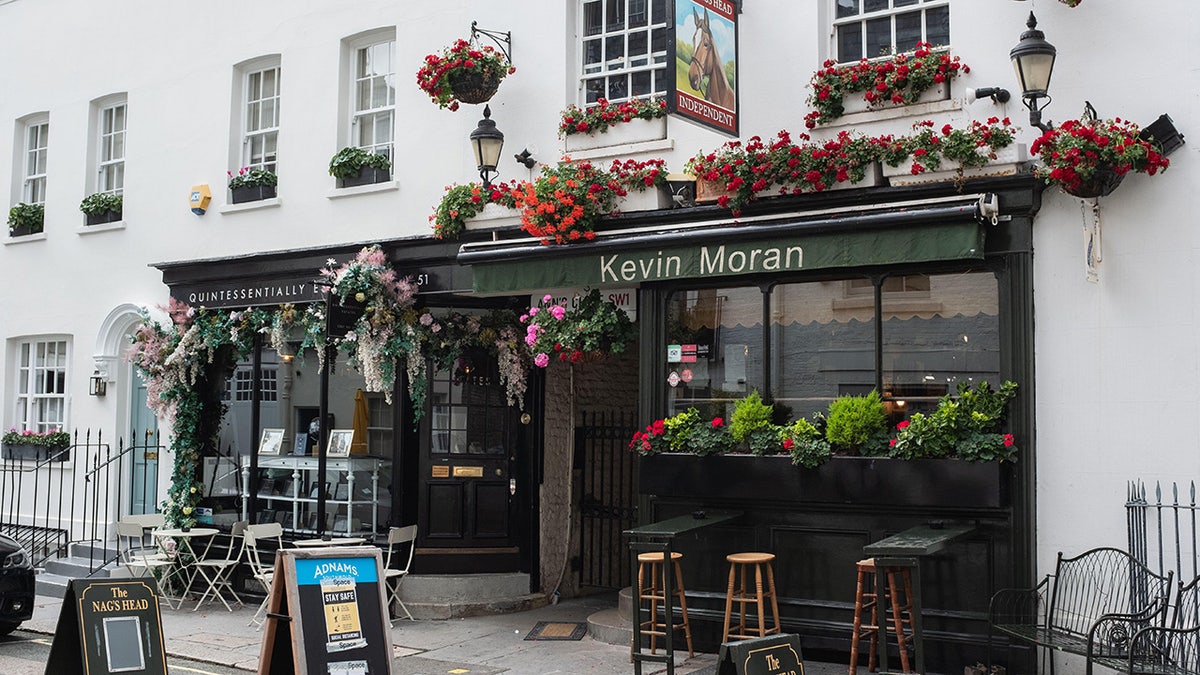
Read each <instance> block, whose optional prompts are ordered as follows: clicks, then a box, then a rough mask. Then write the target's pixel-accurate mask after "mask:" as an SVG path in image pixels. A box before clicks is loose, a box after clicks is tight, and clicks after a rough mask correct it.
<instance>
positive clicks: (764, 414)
mask: <svg viewBox="0 0 1200 675" xmlns="http://www.w3.org/2000/svg"><path fill="white" fill-rule="evenodd" d="M771 412H772V406H769V405H767V404H766V403H763V400H762V396H759V394H758V390H757V389H755V390H754V391H753V392H751V393H750V395H749V396H747V397H745V398H743V399H742V400H740V401H738V402H737V405H736V406H734V408H733V415H732V416H730V420H729V432H730V433H731V434H733V440H735V441H737V442H738V443H747V442H748V441H749V438H750V435H751V434H752V433H753V432H755V431H761V430H764V429H770V427H771Z"/></svg>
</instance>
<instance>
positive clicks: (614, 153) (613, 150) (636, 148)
mask: <svg viewBox="0 0 1200 675" xmlns="http://www.w3.org/2000/svg"><path fill="white" fill-rule="evenodd" d="M674 147H675V139H673V138H657V139H655V140H652V141H641V142H638V143H626V144H624V145H608V146H604V147H602V148H591V149H588V150H574V151H572V152H570V153H568V154H569V155H570V156H571V159H599V158H604V157H621V156H624V155H633V154H636V153H639V152H659V151H661V150H671V149H674Z"/></svg>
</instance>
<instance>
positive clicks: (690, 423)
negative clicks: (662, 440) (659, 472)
mask: <svg viewBox="0 0 1200 675" xmlns="http://www.w3.org/2000/svg"><path fill="white" fill-rule="evenodd" d="M663 424H664V425H665V426H666V431H667V439H668V441H669V447H670V449H671V452H687V451H688V444H689V443H690V442H691V440H692V436H693V435H694V434H695V433H696V431H698V430H699V429H700V428H701V427H702V426H703V425H704V420H702V419H700V411H699V410H696V409H695V408H688V409H687V410H686V411H684V412H681V413H679V414H678V415H673V416H671V417H668V418H666V419H665V420H663Z"/></svg>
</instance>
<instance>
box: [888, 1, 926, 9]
mask: <svg viewBox="0 0 1200 675" xmlns="http://www.w3.org/2000/svg"><path fill="white" fill-rule="evenodd" d="M920 2H921V0H892V6H893V7H907V6H909V5H916V4H918V3H920Z"/></svg>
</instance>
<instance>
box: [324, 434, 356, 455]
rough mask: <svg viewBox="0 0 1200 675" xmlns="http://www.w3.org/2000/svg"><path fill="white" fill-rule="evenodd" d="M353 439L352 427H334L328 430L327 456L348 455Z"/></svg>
mask: <svg viewBox="0 0 1200 675" xmlns="http://www.w3.org/2000/svg"><path fill="white" fill-rule="evenodd" d="M353 440H354V430H353V429H334V430H332V431H330V432H329V456H330V457H349V456H350V442H351V441H353Z"/></svg>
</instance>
